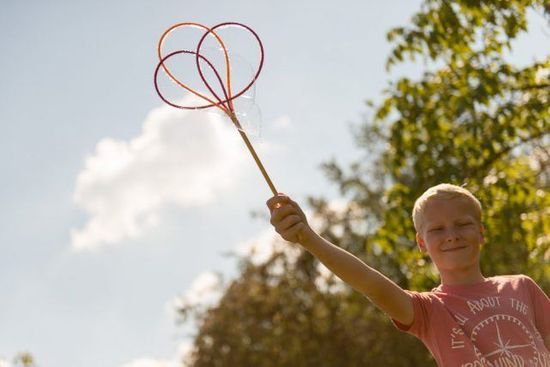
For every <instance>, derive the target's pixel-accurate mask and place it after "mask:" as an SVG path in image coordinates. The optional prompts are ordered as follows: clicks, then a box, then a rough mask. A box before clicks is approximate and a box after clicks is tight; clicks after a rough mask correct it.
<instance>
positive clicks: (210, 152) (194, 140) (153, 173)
mask: <svg viewBox="0 0 550 367" xmlns="http://www.w3.org/2000/svg"><path fill="white" fill-rule="evenodd" d="M247 154H248V153H247V151H246V148H245V147H244V145H243V143H242V141H241V138H240V136H239V135H238V134H237V133H236V130H235V128H234V126H233V125H232V124H231V123H230V122H228V121H227V120H226V119H223V118H222V117H221V116H219V115H216V114H213V113H206V112H203V111H202V112H201V111H187V110H177V109H174V108H172V107H169V106H163V107H159V108H156V109H154V110H152V111H151V112H150V113H149V115H148V116H147V118H146V119H145V121H144V123H143V128H142V132H141V134H140V135H139V136H137V137H135V138H133V139H131V140H130V141H123V140H117V139H112V138H105V139H102V140H101V141H99V142H98V144H97V146H96V151H95V153H94V154H92V155H91V156H89V157H87V159H86V162H85V166H84V169H83V170H82V171H81V172H80V173H79V175H78V177H77V180H76V189H75V193H74V200H75V202H76V204H77V205H78V206H80V207H81V208H82V209H84V210H85V211H86V212H87V213H88V214H89V215H90V218H89V220H88V222H87V223H86V224H85V225H84V227H83V228H80V229H72V231H71V240H72V246H73V247H74V248H76V249H84V248H94V247H98V246H100V245H106V244H115V243H117V242H120V241H121V240H124V239H130V238H136V237H138V236H140V235H141V234H142V233H144V231H146V230H147V229H148V228H150V227H152V226H154V225H155V224H156V223H157V222H158V221H159V214H160V210H161V209H162V207H163V206H165V205H166V204H169V203H170V204H176V205H180V206H184V207H196V206H202V205H206V204H208V203H211V202H213V201H214V200H216V199H217V198H218V197H219V196H220V195H222V194H223V193H224V192H227V191H230V190H232V189H234V188H235V186H236V185H235V184H236V182H238V181H239V180H240V179H241V176H242V174H243V172H242V171H243V170H242V167H243V166H245V165H244V164H243V162H245V159H250V157H247Z"/></svg>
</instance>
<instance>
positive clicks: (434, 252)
mask: <svg viewBox="0 0 550 367" xmlns="http://www.w3.org/2000/svg"><path fill="white" fill-rule="evenodd" d="M422 218H423V220H422V226H421V229H420V232H419V233H417V235H416V239H417V243H418V246H419V248H420V249H421V250H422V251H426V252H428V254H429V255H430V258H431V259H432V261H433V262H434V264H435V265H436V267H437V269H438V270H439V273H440V274H441V280H442V282H446V283H463V282H470V281H475V280H479V279H482V278H483V277H482V276H481V272H480V270H479V250H480V246H481V244H482V243H483V226H482V225H481V224H480V223H479V221H478V220H477V218H476V216H475V211H474V209H473V208H472V204H471V203H470V202H468V201H467V200H464V199H460V198H456V199H448V200H442V199H432V200H430V201H429V202H428V203H427V204H426V207H425V209H424V213H423V216H422Z"/></svg>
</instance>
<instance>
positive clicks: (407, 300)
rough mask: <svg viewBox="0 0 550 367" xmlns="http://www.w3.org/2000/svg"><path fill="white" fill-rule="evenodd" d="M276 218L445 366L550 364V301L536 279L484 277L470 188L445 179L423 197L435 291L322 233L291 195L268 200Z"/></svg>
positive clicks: (424, 246) (417, 211) (418, 215)
mask: <svg viewBox="0 0 550 367" xmlns="http://www.w3.org/2000/svg"><path fill="white" fill-rule="evenodd" d="M267 206H268V207H269V209H270V211H271V224H272V225H273V226H274V227H275V229H276V231H277V232H278V233H279V234H280V235H281V236H282V237H283V238H284V239H285V240H287V241H290V242H297V243H300V245H302V246H303V247H304V248H305V249H306V250H308V251H309V252H310V253H311V254H313V255H314V256H316V257H317V258H318V259H319V260H320V261H321V262H322V263H323V264H324V265H325V266H326V267H327V268H329V269H330V270H331V271H332V272H333V273H334V274H336V275H337V276H338V277H340V278H341V279H342V280H343V281H345V282H346V283H348V284H349V285H350V286H351V287H353V288H354V289H355V290H357V291H359V292H361V293H363V294H364V295H365V296H366V297H368V298H369V299H370V301H371V302H373V303H374V304H375V305H376V306H377V307H378V308H380V309H381V310H382V311H384V312H385V313H386V314H387V315H388V317H390V318H391V320H392V321H393V323H394V324H395V326H396V327H397V328H399V329H400V330H402V331H406V332H409V333H411V334H413V335H415V336H416V337H418V338H419V339H420V340H422V342H423V343H424V344H425V345H426V347H427V348H428V349H429V350H430V352H431V353H432V355H433V356H434V358H435V360H436V362H437V364H438V366H443V367H453V366H458V367H500V366H537V367H538V366H540V367H550V352H549V350H550V299H549V298H548V296H547V295H545V294H544V292H543V291H542V290H541V289H540V287H538V285H537V284H536V283H534V282H533V280H531V278H529V277H527V276H525V275H508V276H495V277H489V278H485V277H484V276H483V275H482V274H481V270H480V265H479V252H480V247H481V244H482V243H483V241H484V238H483V231H484V228H483V226H482V224H481V205H480V203H479V201H478V200H477V199H476V198H475V197H474V196H473V195H472V194H471V193H470V192H469V191H468V190H466V189H464V188H462V187H459V186H455V185H450V184H441V185H437V186H434V187H431V188H430V189H428V190H427V191H426V192H425V193H424V194H422V195H421V196H420V197H419V198H418V199H417V201H416V203H415V205H414V209H413V222H414V226H415V229H416V241H417V244H418V247H419V249H420V250H421V251H423V252H427V253H428V255H429V256H430V258H431V259H432V261H433V262H434V264H435V266H436V267H437V269H438V271H439V274H440V278H441V284H440V285H439V286H438V287H437V288H434V289H433V290H432V291H431V292H414V291H408V290H403V289H401V288H400V287H399V286H398V285H397V284H395V283H394V282H393V281H391V280H390V279H388V278H386V277H385V276H384V275H382V274H381V273H379V272H378V271H376V270H375V269H373V268H371V267H369V266H368V265H366V264H365V263H363V262H362V261H361V260H359V259H358V258H357V257H355V256H353V255H352V254H350V253H348V252H346V251H345V250H343V249H341V248H339V247H337V246H335V245H333V244H332V243H330V242H328V241H326V240H324V239H323V238H322V237H320V236H319V235H318V234H316V233H315V232H314V231H313V230H312V229H311V227H310V226H309V225H308V223H307V219H306V216H305V215H304V212H303V211H302V210H301V209H300V207H299V206H298V204H296V203H295V202H294V201H292V200H291V199H290V198H289V197H288V196H285V195H284V194H279V195H277V196H274V197H272V198H271V199H269V200H268V201H267Z"/></svg>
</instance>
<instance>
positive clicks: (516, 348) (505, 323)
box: [470, 314, 546, 367]
mask: <svg viewBox="0 0 550 367" xmlns="http://www.w3.org/2000/svg"><path fill="white" fill-rule="evenodd" d="M504 330H514V333H509V334H508V333H506V334H505V333H504V332H503V331H504ZM518 334H519V335H521V336H518ZM470 339H471V340H472V342H473V344H474V351H475V353H476V356H477V357H478V358H479V359H480V360H481V361H482V362H485V363H486V364H487V365H489V366H494V367H500V366H507V367H508V366H510V367H515V366H517V367H523V366H526V367H527V366H542V367H546V363H544V361H541V360H540V353H539V351H538V350H537V346H536V343H535V336H534V335H533V334H532V332H531V331H530V330H529V329H528V328H527V327H526V326H525V324H524V323H523V322H522V321H521V320H519V319H517V318H516V317H514V316H510V315H503V314H498V315H493V316H491V317H488V318H486V319H485V320H483V321H481V322H480V323H478V324H477V325H476V326H475V327H474V328H473V329H472V333H471V336H470ZM479 340H490V341H492V346H493V348H492V350H484V351H483V353H482V352H481V351H480V350H479V349H478V347H477V345H476V344H477V343H476V342H477V341H479ZM526 358H527V360H526ZM541 362H542V363H543V364H541Z"/></svg>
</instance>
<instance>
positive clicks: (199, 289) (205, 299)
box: [170, 271, 222, 309]
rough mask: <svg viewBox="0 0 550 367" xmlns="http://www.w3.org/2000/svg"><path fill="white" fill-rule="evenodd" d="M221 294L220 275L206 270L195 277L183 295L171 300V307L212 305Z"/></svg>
mask: <svg viewBox="0 0 550 367" xmlns="http://www.w3.org/2000/svg"><path fill="white" fill-rule="evenodd" d="M221 294H222V282H221V279H220V277H219V276H218V275H217V274H215V273H212V272H208V271H206V272H203V273H201V274H199V275H198V276H197V277H196V278H195V280H194V281H193V282H192V283H191V286H190V287H189V289H188V290H187V291H186V292H185V293H184V295H183V296H179V297H177V298H175V299H174V300H173V301H172V302H171V304H170V308H171V309H174V308H175V309H181V308H184V307H196V306H207V305H211V304H214V303H215V302H217V301H218V299H219V298H220V297H221Z"/></svg>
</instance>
